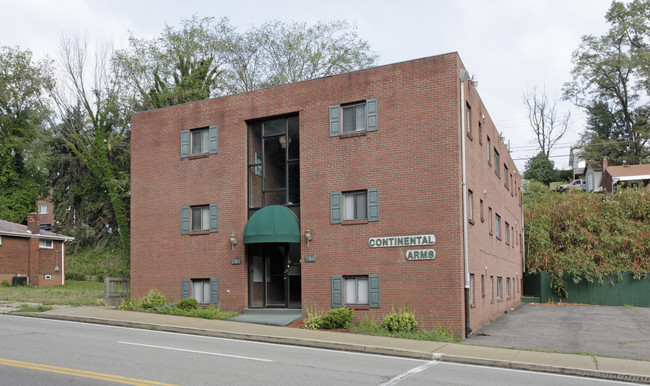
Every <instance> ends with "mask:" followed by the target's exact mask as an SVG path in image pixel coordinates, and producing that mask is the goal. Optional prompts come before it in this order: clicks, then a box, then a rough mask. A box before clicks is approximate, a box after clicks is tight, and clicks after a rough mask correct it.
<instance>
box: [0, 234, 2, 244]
mask: <svg viewBox="0 0 650 386" xmlns="http://www.w3.org/2000/svg"><path fill="white" fill-rule="evenodd" d="M0 245H2V236H0Z"/></svg>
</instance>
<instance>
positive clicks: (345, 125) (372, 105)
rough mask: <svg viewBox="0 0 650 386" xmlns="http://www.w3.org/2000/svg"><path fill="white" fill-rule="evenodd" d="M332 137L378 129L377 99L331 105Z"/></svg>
mask: <svg viewBox="0 0 650 386" xmlns="http://www.w3.org/2000/svg"><path fill="white" fill-rule="evenodd" d="M329 120H330V137H338V136H339V135H341V134H350V133H358V132H363V131H375V130H377V99H368V100H366V101H363V102H355V103H350V104H346V105H334V106H330V107H329Z"/></svg>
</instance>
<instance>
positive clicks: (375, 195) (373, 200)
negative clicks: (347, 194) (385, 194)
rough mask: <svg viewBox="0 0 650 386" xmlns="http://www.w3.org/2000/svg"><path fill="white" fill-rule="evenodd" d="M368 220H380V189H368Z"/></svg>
mask: <svg viewBox="0 0 650 386" xmlns="http://www.w3.org/2000/svg"><path fill="white" fill-rule="evenodd" d="M367 203H368V221H379V189H368V200H367Z"/></svg>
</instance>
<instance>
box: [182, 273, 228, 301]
mask: <svg viewBox="0 0 650 386" xmlns="http://www.w3.org/2000/svg"><path fill="white" fill-rule="evenodd" d="M190 297H192V298H194V299H196V301H197V302H198V303H199V304H212V305H215V306H218V305H219V279H183V280H182V281H181V298H182V299H187V298H190Z"/></svg>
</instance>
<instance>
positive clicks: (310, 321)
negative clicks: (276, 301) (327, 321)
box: [302, 309, 323, 330]
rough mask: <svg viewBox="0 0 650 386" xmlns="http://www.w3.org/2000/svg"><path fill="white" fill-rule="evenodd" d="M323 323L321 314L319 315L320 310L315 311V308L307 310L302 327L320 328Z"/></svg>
mask: <svg viewBox="0 0 650 386" xmlns="http://www.w3.org/2000/svg"><path fill="white" fill-rule="evenodd" d="M322 324H323V315H321V313H320V312H318V311H316V310H315V309H311V310H309V309H308V310H307V317H306V318H305V320H304V321H303V322H302V327H303V328H309V329H312V330H318V329H319V328H322V327H321V326H322Z"/></svg>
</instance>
